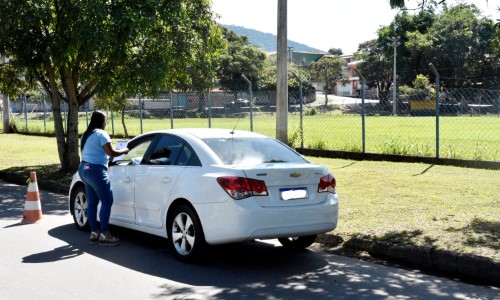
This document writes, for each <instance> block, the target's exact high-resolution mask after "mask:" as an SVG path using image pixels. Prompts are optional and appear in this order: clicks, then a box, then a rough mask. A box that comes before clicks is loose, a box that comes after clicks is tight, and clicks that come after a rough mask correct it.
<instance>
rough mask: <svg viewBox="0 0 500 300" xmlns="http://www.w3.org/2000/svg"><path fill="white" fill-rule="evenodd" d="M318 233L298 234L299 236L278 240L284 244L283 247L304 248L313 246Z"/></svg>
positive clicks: (291, 248)
mask: <svg viewBox="0 0 500 300" xmlns="http://www.w3.org/2000/svg"><path fill="white" fill-rule="evenodd" d="M316 236H317V235H316V234H314V235H306V236H298V237H288V238H279V239H278V241H279V242H280V243H281V245H283V248H285V249H290V250H302V249H305V248H307V247H309V246H311V245H312V244H313V243H314V241H316Z"/></svg>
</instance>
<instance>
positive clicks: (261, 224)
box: [195, 194, 339, 245]
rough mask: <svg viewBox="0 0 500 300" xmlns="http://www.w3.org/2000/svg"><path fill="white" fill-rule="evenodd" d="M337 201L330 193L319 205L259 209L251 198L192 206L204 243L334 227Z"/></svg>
mask: <svg viewBox="0 0 500 300" xmlns="http://www.w3.org/2000/svg"><path fill="white" fill-rule="evenodd" d="M338 205H339V200H338V197H337V195H336V194H329V195H328V196H327V199H326V201H324V202H323V203H320V204H314V205H303V206H293V207H271V208H269V207H267V208H264V207H260V206H259V205H257V204H256V203H255V201H252V200H251V199H244V200H239V201H235V200H230V201H227V202H224V203H208V204H198V205H195V209H196V210H197V212H198V214H199V215H200V219H201V220H203V223H202V226H203V231H204V234H205V239H206V241H207V243H209V244H212V245H215V244H223V243H230V242H239V241H244V240H251V239H269V238H280V237H294V236H304V235H312V234H318V233H324V232H328V231H331V230H333V229H335V228H336V227H337V219H338Z"/></svg>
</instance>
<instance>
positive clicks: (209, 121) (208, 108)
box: [207, 91, 212, 128]
mask: <svg viewBox="0 0 500 300" xmlns="http://www.w3.org/2000/svg"><path fill="white" fill-rule="evenodd" d="M207 114H208V128H212V92H210V91H208V107H207Z"/></svg>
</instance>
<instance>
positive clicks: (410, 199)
mask: <svg viewBox="0 0 500 300" xmlns="http://www.w3.org/2000/svg"><path fill="white" fill-rule="evenodd" d="M0 145H1V147H0V171H3V172H8V173H16V174H19V175H22V176H25V177H26V178H27V177H28V176H29V172H30V171H36V173H37V177H38V181H39V182H40V183H42V182H44V181H47V180H54V181H57V182H58V183H61V184H66V185H68V184H69V183H70V181H71V175H72V174H66V173H61V172H60V171H59V169H60V164H59V161H58V154H57V144H56V139H55V138H53V137H37V136H27V135H18V134H0ZM308 159H309V160H310V161H312V162H314V163H317V164H321V165H324V166H326V167H328V169H329V170H330V172H331V173H332V174H334V175H335V177H336V179H337V192H338V194H339V198H340V209H339V214H340V215H339V224H338V228H337V229H336V230H335V231H334V232H333V234H336V235H339V236H341V237H342V238H343V239H344V240H345V241H347V240H349V239H350V238H352V237H360V236H361V237H368V238H370V239H378V240H384V241H390V242H393V243H399V244H409V245H420V246H429V247H430V246H432V247H436V248H437V249H445V250H451V251H458V252H462V253H471V254H476V255H481V256H486V257H492V258H496V259H500V197H499V195H500V185H499V182H500V172H499V171H498V170H484V169H469V168H461V167H451V166H440V165H430V164H423V163H393V162H380V161H354V160H345V159H328V158H318V157H308ZM42 201H43V199H42ZM70 221H71V217H69V219H68V222H70Z"/></svg>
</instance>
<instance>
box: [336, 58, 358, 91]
mask: <svg viewBox="0 0 500 300" xmlns="http://www.w3.org/2000/svg"><path fill="white" fill-rule="evenodd" d="M340 57H342V58H343V59H345V61H346V62H347V65H346V66H345V67H343V69H342V72H343V73H344V75H346V76H347V80H348V82H346V81H344V80H337V83H336V86H335V87H334V93H335V94H336V95H338V96H359V94H360V93H359V92H360V90H361V82H360V79H359V76H357V74H356V65H357V64H359V63H360V62H361V61H359V60H354V57H353V56H352V55H350V54H349V55H341V56H340Z"/></svg>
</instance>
